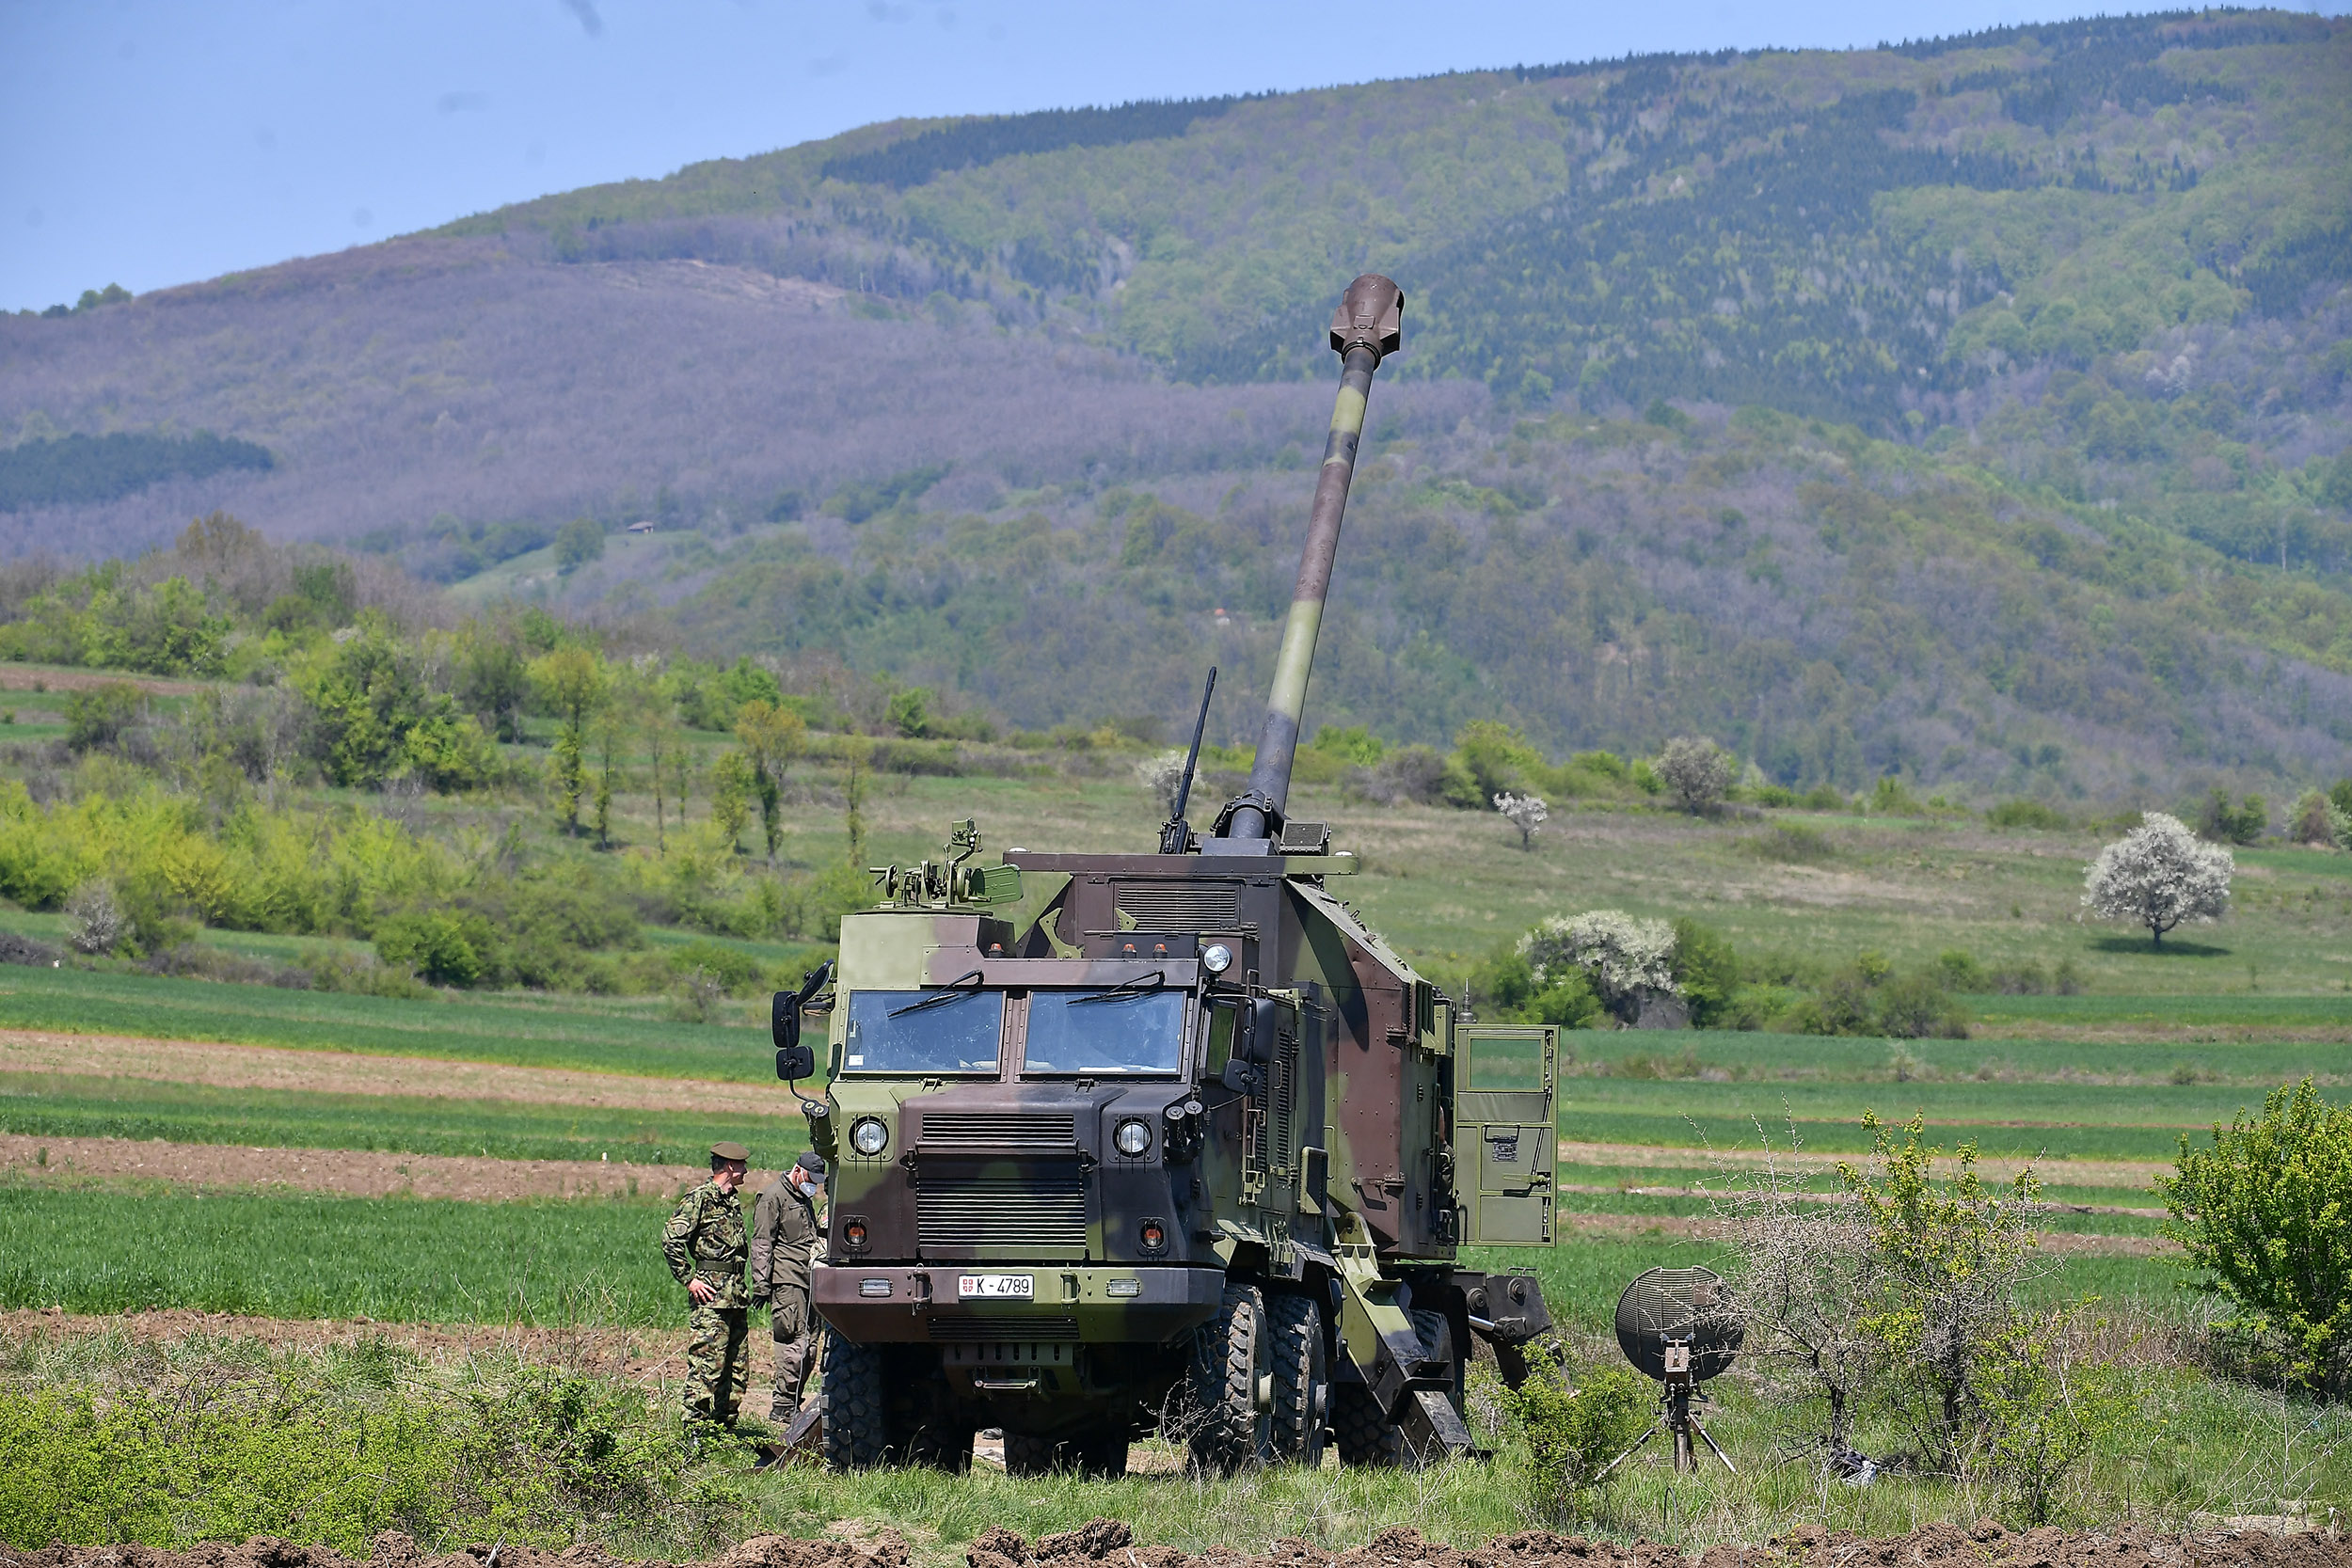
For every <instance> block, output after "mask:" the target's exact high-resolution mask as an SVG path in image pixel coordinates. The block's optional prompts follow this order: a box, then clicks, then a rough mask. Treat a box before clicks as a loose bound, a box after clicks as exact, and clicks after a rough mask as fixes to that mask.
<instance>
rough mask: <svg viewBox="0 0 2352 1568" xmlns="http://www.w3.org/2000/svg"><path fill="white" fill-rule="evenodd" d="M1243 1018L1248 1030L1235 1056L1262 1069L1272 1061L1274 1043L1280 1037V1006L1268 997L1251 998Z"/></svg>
mask: <svg viewBox="0 0 2352 1568" xmlns="http://www.w3.org/2000/svg"><path fill="white" fill-rule="evenodd" d="M1244 1017H1245V1019H1246V1021H1247V1022H1248V1025H1249V1030H1248V1036H1247V1037H1245V1038H1244V1039H1243V1040H1242V1041H1241V1049H1240V1050H1239V1052H1238V1053H1236V1054H1238V1055H1239V1056H1241V1058H1242V1059H1243V1060H1244V1061H1248V1062H1252V1063H1255V1064H1256V1065H1258V1066H1260V1067H1263V1066H1264V1065H1265V1064H1266V1063H1268V1062H1270V1061H1272V1060H1274V1045H1275V1041H1276V1040H1277V1039H1279V1037H1280V1035H1281V1028H1282V1005H1281V1004H1280V1003H1279V1002H1277V1001H1275V1000H1274V998H1272V997H1270V996H1255V997H1251V998H1250V1000H1249V1008H1248V1012H1247V1013H1246V1014H1245V1015H1244Z"/></svg>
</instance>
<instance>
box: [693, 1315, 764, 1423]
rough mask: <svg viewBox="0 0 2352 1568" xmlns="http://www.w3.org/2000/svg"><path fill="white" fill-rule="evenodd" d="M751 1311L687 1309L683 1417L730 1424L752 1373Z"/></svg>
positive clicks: (740, 1403) (739, 1406)
mask: <svg viewBox="0 0 2352 1568" xmlns="http://www.w3.org/2000/svg"><path fill="white" fill-rule="evenodd" d="M751 1316H752V1315H751V1311H750V1309H749V1308H747V1307H703V1306H694V1307H688V1308H687V1310H686V1418H687V1419H688V1420H690V1421H716V1422H718V1423H719V1424H720V1425H721V1426H732V1425H734V1423H735V1417H736V1413H737V1412H738V1411H739V1410H740V1409H741V1408H742V1407H743V1390H744V1389H745V1387H747V1386H749V1385H750V1382H751V1373H752V1355H751Z"/></svg>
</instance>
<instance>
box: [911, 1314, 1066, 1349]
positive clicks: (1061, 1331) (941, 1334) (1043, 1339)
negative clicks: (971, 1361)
mask: <svg viewBox="0 0 2352 1568" xmlns="http://www.w3.org/2000/svg"><path fill="white" fill-rule="evenodd" d="M931 1338H934V1339H945V1340H948V1341H950V1342H952V1343H955V1344H961V1345H1003V1344H1020V1343H1037V1344H1042V1343H1051V1342H1053V1341H1056V1340H1074V1339H1075V1338H1078V1320H1077V1319H1075V1318H951V1317H946V1316H944V1315H942V1314H939V1313H933V1314H932V1315H931Z"/></svg>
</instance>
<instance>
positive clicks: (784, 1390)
mask: <svg viewBox="0 0 2352 1568" xmlns="http://www.w3.org/2000/svg"><path fill="white" fill-rule="evenodd" d="M824 1190H825V1162H824V1161H823V1160H821V1159H819V1158H818V1156H817V1155H816V1154H815V1153H814V1152H812V1151H803V1153H802V1155H801V1157H800V1160H799V1161H798V1162H797V1163H796V1164H794V1165H793V1166H792V1168H791V1169H790V1170H787V1171H786V1172H785V1173H784V1174H783V1175H781V1176H779V1177H777V1178H776V1179H775V1180H773V1181H771V1182H770V1183H769V1184H768V1187H767V1189H766V1190H765V1191H764V1192H762V1193H761V1194H760V1195H759V1203H758V1206H757V1207H756V1208H755V1209H754V1210H753V1212H752V1299H753V1300H754V1301H755V1302H758V1301H765V1302H766V1303H767V1304H768V1323H769V1329H770V1332H771V1333H772V1334H773V1335H774V1336H775V1340H776V1393H775V1400H774V1402H773V1403H772V1404H771V1405H770V1406H769V1410H768V1418H769V1419H770V1420H773V1421H789V1420H790V1419H791V1418H793V1417H794V1416H795V1415H796V1414H798V1413H799V1411H800V1408H801V1396H802V1394H803V1391H804V1390H805V1389H806V1388H807V1387H808V1374H809V1373H810V1372H811V1371H813V1370H816V1366H817V1315H816V1314H815V1313H814V1312H812V1311H810V1310H809V1306H808V1276H809V1260H810V1259H811V1258H812V1257H813V1256H814V1255H815V1253H816V1250H817V1242H818V1237H819V1236H820V1235H821V1234H822V1232H821V1231H820V1230H819V1229H818V1224H817V1195H818V1194H819V1193H821V1192H823V1191H824Z"/></svg>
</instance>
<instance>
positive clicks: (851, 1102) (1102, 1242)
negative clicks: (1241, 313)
mask: <svg viewBox="0 0 2352 1568" xmlns="http://www.w3.org/2000/svg"><path fill="white" fill-rule="evenodd" d="M1403 310H1404V296H1403V294H1402V293H1401V292H1400V291H1399V290H1398V289H1397V287H1396V285H1395V284H1393V283H1391V282H1390V281H1389V280H1388V279H1386V278H1382V277H1362V278H1359V279H1357V280H1356V282H1355V283H1354V284H1353V285H1351V286H1350V288H1349V290H1348V292H1347V294H1346V296H1345V298H1344V299H1343V302H1342V304H1341V307H1340V309H1339V312H1338V314H1337V316H1336V317H1335V318H1334V320H1333V323H1332V328H1331V344H1332V347H1333V348H1334V350H1336V351H1337V352H1339V353H1340V354H1341V356H1342V357H1343V372H1342V384H1341V389H1340V395H1339V401H1338V408H1337V411H1336V412H1335V414H1334V416H1333V419H1332V428H1331V436H1330V440H1329V443H1328V446H1327V452H1326V457H1325V460H1324V465H1323V468H1322V472H1321V475H1320V479H1319V483H1318V485H1317V489H1316V495H1315V502H1314V508H1313V511H1312V513H1311V518H1310V523H1309V529H1308V541H1307V546H1306V550H1305V552H1304V556H1303V559H1302V562H1301V566H1300V571H1299V578H1298V588H1297V592H1296V594H1295V598H1294V603H1293V607H1292V611H1291V615H1290V620H1289V623H1288V626H1286V628H1285V635H1284V638H1283V642H1282V647H1281V652H1280V654H1279V657H1278V660H1277V668H1276V675H1275V684H1274V690H1273V693H1272V695H1271V698H1270V700H1269V703H1268V705H1267V716H1266V722H1265V731H1264V735H1263V738H1262V740H1261V743H1260V745H1259V748H1258V752H1257V761H1256V765H1255V768H1254V769H1253V772H1252V774H1251V778H1250V782H1249V787H1248V789H1247V790H1246V791H1245V792H1244V793H1243V794H1242V795H1241V796H1239V797H1237V798H1236V799H1235V800H1232V801H1231V802H1229V803H1228V804H1227V805H1226V806H1225V807H1224V809H1223V810H1222V811H1221V812H1220V813H1219V814H1218V816H1217V818H1216V823H1215V824H1214V826H1213V827H1212V828H1211V830H1210V831H1209V832H1207V833H1205V834H1203V833H1199V832H1194V830H1193V829H1192V827H1191V826H1190V825H1189V823H1187V822H1186V821H1185V820H1184V811H1183V807H1182V804H1181V803H1180V805H1179V807H1178V810H1177V812H1176V815H1175V817H1174V819H1173V820H1171V821H1170V822H1169V823H1168V825H1167V827H1166V828H1165V829H1164V830H1163V831H1162V833H1161V839H1160V844H1159V847H1158V850H1157V852H1148V853H1136V854H1125V855H1116V854H1114V855H1101V854H1061V853H1055V852H1052V851H1050V850H1043V849H1032V848H1011V849H1009V850H1007V851H1006V852H1005V854H1004V856H1003V859H1002V861H1001V862H1000V863H985V862H984V858H983V857H982V855H981V853H980V849H981V845H980V840H979V835H978V833H977V830H976V829H975V828H974V827H973V825H972V824H969V823H962V824H958V825H957V828H956V830H955V832H953V833H952V834H951V836H950V839H949V842H948V845H947V848H946V853H945V855H943V857H942V859H940V860H939V861H936V862H927V863H922V864H920V865H917V866H914V867H911V868H901V867H889V868H883V869H882V870H881V871H880V872H878V879H879V881H880V885H881V891H882V902H881V904H880V905H879V906H878V907H876V908H874V909H871V910H867V911H860V912H857V913H854V914H851V915H850V916H848V917H847V918H845V919H844V920H843V922H842V928H841V949H840V957H839V960H838V968H837V970H836V971H835V973H834V976H833V985H832V989H831V990H830V991H829V992H827V993H825V994H822V995H818V994H814V993H815V990H816V988H815V987H814V986H813V985H812V987H811V988H810V989H809V991H807V992H804V993H803V994H801V995H799V996H794V995H792V994H791V993H786V994H785V995H783V996H780V997H779V998H778V1042H779V1045H780V1046H787V1047H790V1049H787V1050H785V1051H783V1052H780V1055H779V1071H780V1072H787V1073H788V1074H790V1075H793V1076H799V1075H802V1074H804V1073H808V1072H811V1071H813V1070H814V1069H815V1064H814V1062H813V1060H812V1059H811V1058H812V1057H813V1055H814V1052H813V1051H810V1050H807V1049H805V1048H801V1047H799V1046H798V1044H797V1041H798V1038H799V1033H800V1029H801V1027H802V1021H803V1017H806V1018H807V1019H809V1020H810V1021H811V1022H817V1021H821V1022H822V1025H823V1030H824V1046H823V1053H824V1061H823V1074H824V1077H825V1079H826V1082H827V1087H826V1092H825V1096H824V1099H823V1100H822V1101H815V1100H810V1101H806V1102H805V1104H806V1109H807V1111H808V1113H809V1119H810V1123H811V1127H812V1130H813V1132H814V1133H815V1136H816V1141H817V1143H818V1148H820V1150H821V1151H822V1152H824V1153H825V1154H826V1155H827V1156H828V1158H830V1159H832V1160H833V1161H834V1182H833V1196H832V1207H831V1212H830V1219H829V1226H828V1231H827V1245H826V1252H825V1256H824V1257H823V1259H821V1260H820V1261H819V1262H818V1267H817V1269H816V1275H815V1285H814V1294H815V1304H816V1307H817V1311H818V1314H819V1315H820V1316H821V1317H822V1318H823V1320H824V1322H825V1323H826V1326H827V1340H826V1350H825V1354H826V1361H825V1374H824V1382H823V1388H822V1393H821V1396H820V1402H821V1412H822V1442H823V1448H824V1452H825V1455H826V1458H827V1460H828V1461H829V1462H830V1463H832V1464H833V1465H836V1466H841V1467H852V1466H865V1465H877V1464H884V1463H925V1464H935V1465H946V1466H949V1467H957V1466H961V1465H965V1464H968V1463H969V1459H970V1454H971V1449H972V1440H973V1434H974V1433H975V1431H976V1429H978V1428H981V1427H997V1428H1001V1429H1002V1430H1003V1432H1004V1433H1005V1460H1006V1465H1007V1467H1008V1468H1009V1469H1011V1470H1014V1471H1016V1472H1029V1473H1035V1472H1041V1471H1045V1470H1048V1469H1052V1468H1057V1467H1067V1468H1073V1469H1081V1470H1085V1471H1089V1472H1092V1473H1098V1474H1103V1473H1111V1474H1115V1473H1118V1472H1119V1471H1120V1470H1122V1469H1123V1468H1124V1467H1125V1463H1126V1451H1127V1446H1128V1444H1129V1442H1130V1441H1131V1440H1132V1439H1133V1438H1135V1437H1136V1436H1138V1435H1140V1434H1144V1433H1153V1432H1157V1433H1161V1434H1163V1435H1165V1436H1167V1437H1168V1438H1169V1439H1170V1440H1172V1441H1178V1442H1181V1443H1184V1445H1186V1446H1187V1447H1188V1448H1189V1449H1190V1451H1191V1455H1192V1458H1193V1460H1194V1462H1195V1463H1196V1464H1197V1465H1200V1466H1201V1467H1203V1468H1205V1469H1210V1470H1216V1471H1230V1470H1233V1469H1238V1468H1242V1467H1246V1466H1248V1465H1259V1464H1266V1463H1297V1464H1306V1465H1312V1464H1317V1463H1320V1461H1321V1459H1322V1455H1323V1450H1324V1447H1325V1444H1326V1442H1327V1440H1332V1441H1336V1443H1337V1445H1338V1449H1339V1452H1340V1456H1341V1458H1342V1460H1343V1462H1345V1463H1349V1464H1370V1465H1383V1464H1398V1463H1417V1462H1421V1461H1425V1460H1428V1459H1431V1458H1435V1457H1438V1456H1440V1455H1443V1454H1446V1453H1458V1452H1462V1451H1466V1450H1469V1449H1471V1447H1472V1442H1471V1436H1470V1431H1469V1429H1468V1427H1467V1426H1466V1425H1465V1423H1464V1422H1463V1420H1462V1418H1461V1414H1460V1402H1461V1390H1462V1379H1463V1372H1464V1369H1465V1367H1466V1365H1467V1363H1468V1361H1469V1358H1470V1352H1471V1346H1472V1341H1473V1337H1477V1338H1484V1339H1486V1341H1487V1342H1488V1343H1490V1344H1491V1345H1492V1346H1493V1347H1494V1349H1495V1351H1496V1354H1497V1355H1498V1357H1499V1358H1500V1359H1501V1360H1502V1364H1503V1367H1504V1370H1505V1373H1506V1375H1510V1374H1511V1373H1512V1372H1513V1371H1514V1370H1515V1369H1516V1367H1517V1365H1518V1354H1517V1347H1518V1346H1519V1345H1521V1344H1523V1343H1524V1342H1525V1341H1526V1340H1527V1339H1528V1338H1532V1337H1534V1335H1536V1334H1538V1333H1540V1332H1542V1331H1544V1330H1546V1329H1547V1328H1549V1315H1548V1313H1547V1311H1546V1308H1545V1306H1544V1302H1543V1297H1542V1294H1541V1291H1539V1290H1538V1289H1537V1287H1536V1284H1535V1281H1534V1279H1533V1278H1532V1277H1531V1276H1529V1275H1518V1274H1502V1275H1488V1274H1486V1273H1482V1272H1476V1271H1471V1270H1466V1269H1463V1268H1460V1267H1457V1266H1456V1249H1457V1248H1458V1247H1460V1246H1462V1245H1464V1244H1465V1243H1504V1244H1520V1245H1537V1246H1540V1245H1548V1244H1549V1243H1550V1242H1551V1240H1552V1225H1553V1214H1552V1191H1551V1182H1552V1169H1553V1157H1554V1150H1555V1136H1554V1132H1553V1121H1552V1091H1553V1073H1554V1066H1555V1061H1556V1054H1557V1050H1558V1040H1557V1037H1556V1033H1555V1032H1554V1031H1551V1030H1549V1029H1545V1028H1540V1027H1522V1026H1509V1027H1503V1026H1491V1027H1489V1026H1476V1025H1470V1024H1467V1023H1464V1022H1461V1021H1460V1020H1459V1019H1458V1018H1457V1016H1456V1012H1455V1009H1454V1006H1453V1005H1452V1003H1450V1002H1449V1000H1448V999H1447V998H1446V997H1445V995H1444V994H1443V993H1441V992H1440V991H1439V990H1438V989H1437V988H1436V987H1434V986H1432V985H1431V984H1430V983H1429V982H1427V981H1426V980H1424V979H1422V977H1421V976H1420V975H1418V974H1415V973H1414V972H1413V970H1412V968H1411V966H1410V965H1408V964H1406V962H1405V961H1404V960H1403V959H1402V958H1399V957H1398V956H1397V955H1396V954H1395V953H1394V952H1393V951H1391V949H1390V948H1389V947H1388V946H1387V945H1386V944H1385V943H1384V942H1382V941H1381V940H1380V938H1379V937H1378V936H1376V935H1375V934H1374V933H1373V932H1372V931H1371V930H1370V929H1369V928H1368V927H1366V926H1365V925H1364V923H1363V922H1362V920H1360V919H1359V917H1358V916H1357V914H1356V913H1355V912H1354V911H1352V910H1350V909H1349V908H1348V907H1347V905H1346V904H1344V903H1343V901H1342V900H1341V899H1340V897H1339V896H1337V895H1336V894H1335V893H1334V891H1333V887H1334V884H1335V880H1336V879H1343V878H1344V877H1345V876H1347V875H1348V874H1350V873H1352V872H1353V871H1354V870H1355V860H1354V857H1353V856H1351V855H1348V854H1346V853H1344V852H1337V853H1335V852H1333V850H1332V848H1331V846H1330V840H1329V834H1328V832H1327V830H1326V828H1325V826H1324V825H1323V824H1321V823H1315V822H1304V821H1299V820H1295V819H1293V818H1291V817H1289V816H1286V815H1285V812H1284V805H1285V802H1286V800H1287V796H1288V791H1289V774H1290V765H1291V759H1292V754H1293V752H1294V751H1295V745H1296V741H1297V737H1298V723H1299V717H1300V714H1301V712H1302V710H1303V705H1304V701H1305V695H1306V689H1307V678H1308V671H1309V668H1310V665H1311V659H1312V654H1313V647H1314V641H1315V633H1316V628H1317V626H1318V625H1319V622H1320V618H1321V614H1322V610H1323V604H1324V599H1325V594H1326V591H1327V587H1328V583H1329V578H1330V572H1331V566H1332V562H1333V560H1334V558H1335V554H1336V550H1337V546H1338V539H1339V531H1340V521H1341V517H1342V515H1343V510H1344V507H1345V503H1346V497H1347V488H1348V481H1349V477H1350V474H1351V472H1352V469H1353V465H1354V459H1355V453H1356V446H1357V441H1358V439H1359V435H1360V433H1361V430H1362V425H1363V414H1364V406H1365V399H1366V396H1367V394H1368V392H1369V390H1370V387H1371V382H1372V377H1373V373H1374V371H1375V369H1376V368H1377V366H1378V364H1379V362H1380V359H1381V356H1383V355H1386V354H1389V353H1392V352H1394V350H1395V349H1396V347H1397V344H1398V337H1399V329H1400V326H1401V320H1402V316H1403ZM1203 711H1204V714H1205V702H1204V710H1203ZM1199 743H1200V736H1199V732H1198V730H1197V729H1196V733H1195V736H1194V752H1195V755H1196V756H1197V755H1198V751H1199ZM1189 776H1190V772H1189V768H1187V788H1188V781H1189ZM1025 879H1027V880H1028V882H1029V885H1030V886H1031V887H1032V888H1033V889H1034V888H1035V887H1036V879H1054V880H1056V881H1057V882H1058V883H1059V886H1058V887H1057V889H1056V890H1055V891H1054V892H1053V893H1052V895H1051V896H1050V898H1049V899H1048V900H1047V901H1046V903H1045V904H1044V907H1043V911H1042V912H1041V914H1040V915H1039V916H1038V918H1037V919H1036V920H1034V921H1033V922H1031V923H1029V924H1028V925H1027V927H1026V928H1025V929H1023V928H1018V927H1016V926H1015V924H1014V923H1013V922H1012V921H1011V920H1009V919H1008V918H1006V915H1005V912H1004V911H1006V910H1007V909H1008V908H1009V906H1011V905H1013V904H1014V903H1017V902H1019V901H1020V900H1021V897H1022V892H1023V885H1024V881H1025ZM1339 885H1343V883H1342V884H1339Z"/></svg>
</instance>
